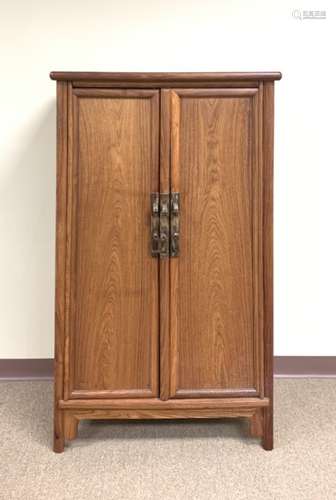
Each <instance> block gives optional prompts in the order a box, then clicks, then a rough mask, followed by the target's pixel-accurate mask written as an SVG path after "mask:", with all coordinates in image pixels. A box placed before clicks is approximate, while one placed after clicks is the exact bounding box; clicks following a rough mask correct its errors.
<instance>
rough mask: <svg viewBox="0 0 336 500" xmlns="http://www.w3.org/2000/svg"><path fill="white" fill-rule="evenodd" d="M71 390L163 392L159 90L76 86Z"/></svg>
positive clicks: (88, 393) (84, 393)
mask: <svg viewBox="0 0 336 500" xmlns="http://www.w3.org/2000/svg"><path fill="white" fill-rule="evenodd" d="M71 111H72V116H71V135H72V139H71V144H72V152H73V154H72V164H71V166H70V167H71V168H70V177H71V186H70V189H71V192H72V199H71V230H69V232H71V242H70V252H71V263H70V273H69V274H70V280H71V283H70V284H69V286H70V298H69V301H70V303H69V341H70V344H69V383H70V387H69V397H75V398H79V397H96V398H100V397H102V398H106V397H118V398H125V397H131V396H132V397H153V396H156V395H157V394H158V373H159V372H158V342H159V304H158V279H159V275H158V262H157V260H156V259H153V258H152V257H151V255H150V251H149V245H150V229H149V218H150V192H151V191H157V190H158V187H159V169H158V161H159V158H158V152H159V139H158V124H159V121H158V120H159V93H158V91H153V90H151V91H141V90H140V91H133V90H130V91H128V90H122V91H118V90H109V91H101V90H87V91H75V92H74V93H73V95H72V107H71Z"/></svg>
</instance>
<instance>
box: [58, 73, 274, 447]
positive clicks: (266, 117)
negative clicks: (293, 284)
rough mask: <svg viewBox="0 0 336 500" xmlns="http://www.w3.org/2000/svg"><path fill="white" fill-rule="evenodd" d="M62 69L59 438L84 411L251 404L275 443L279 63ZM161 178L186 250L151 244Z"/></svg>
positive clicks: (198, 414)
mask: <svg viewBox="0 0 336 500" xmlns="http://www.w3.org/2000/svg"><path fill="white" fill-rule="evenodd" d="M51 78H53V79H56V80H58V83H57V235H56V248H57V253H56V306H55V364H54V366H55V394H54V450H55V451H56V452H61V451H63V449H64V441H65V440H72V439H74V438H75V437H76V436H77V428H78V423H79V421H80V420H82V419H147V418H148V419H164V418H169V419H170V418H226V417H245V418H248V419H249V421H250V434H251V435H252V436H255V437H261V436H262V438H263V446H264V448H265V449H268V450H269V449H272V448H273V253H272V245H273V243H272V241H273V192H272V190H273V120H274V80H277V79H280V78H281V73H278V72H266V73H263V72H261V73H241V72H231V73H97V72H92V73H87V72H53V73H51ZM139 89H140V90H139ZM158 89H160V90H158ZM154 191H155V192H156V191H160V192H161V193H163V192H166V193H168V192H169V191H178V192H180V193H181V216H180V218H181V251H180V256H179V257H178V258H171V259H163V258H162V259H156V258H153V257H151V254H150V193H151V192H154Z"/></svg>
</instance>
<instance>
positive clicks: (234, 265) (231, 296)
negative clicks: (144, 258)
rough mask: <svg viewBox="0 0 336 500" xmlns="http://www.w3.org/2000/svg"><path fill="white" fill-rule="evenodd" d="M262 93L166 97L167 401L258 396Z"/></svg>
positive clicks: (195, 91)
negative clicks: (174, 195) (176, 251)
mask: <svg viewBox="0 0 336 500" xmlns="http://www.w3.org/2000/svg"><path fill="white" fill-rule="evenodd" d="M261 92H262V91H261V90H258V89H256V88H254V89H252V88H251V89H248V88H245V89H207V90H205V89H204V90H203V89H193V90H192V89H190V90H189V89H180V90H178V89H177V90H174V91H171V94H170V107H171V111H170V114H171V190H172V191H177V192H180V196H181V201H180V203H181V214H180V234H181V236H180V255H179V257H177V258H172V259H170V339H169V346H170V352H169V363H167V360H164V362H163V363H162V366H168V365H169V393H170V397H178V398H185V397H196V398H197V397H226V396H243V395H246V396H249V395H251V396H252V395H254V396H255V395H258V394H259V395H262V391H263V388H262V384H263V376H262V373H263V367H262V363H263V361H262V275H261V272H262V269H261V257H262V256H261V250H262V248H261V244H262V233H261V231H262V224H261V222H262V221H261V197H262V193H261V190H262V179H261V168H262V158H261V153H260V151H261V146H260V142H261V134H260V130H261V110H262V108H261V103H262V99H261V96H260V94H261ZM167 356H168V354H167Z"/></svg>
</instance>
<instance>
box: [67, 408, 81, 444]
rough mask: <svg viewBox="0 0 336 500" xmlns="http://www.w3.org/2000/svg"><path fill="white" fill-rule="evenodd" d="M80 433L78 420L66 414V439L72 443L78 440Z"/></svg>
mask: <svg viewBox="0 0 336 500" xmlns="http://www.w3.org/2000/svg"><path fill="white" fill-rule="evenodd" d="M77 433H78V420H77V419H76V418H75V417H73V416H72V415H69V414H67V413H66V412H65V413H64V437H65V439H67V440H69V441H72V440H73V439H76V437H77Z"/></svg>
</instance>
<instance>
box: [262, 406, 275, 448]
mask: <svg viewBox="0 0 336 500" xmlns="http://www.w3.org/2000/svg"><path fill="white" fill-rule="evenodd" d="M263 413H264V419H263V420H264V424H263V440H262V445H263V448H264V450H273V408H272V407H271V406H270V407H269V408H265V409H264V412H263Z"/></svg>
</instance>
